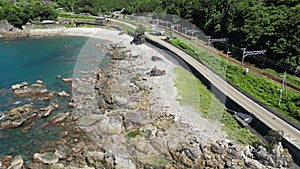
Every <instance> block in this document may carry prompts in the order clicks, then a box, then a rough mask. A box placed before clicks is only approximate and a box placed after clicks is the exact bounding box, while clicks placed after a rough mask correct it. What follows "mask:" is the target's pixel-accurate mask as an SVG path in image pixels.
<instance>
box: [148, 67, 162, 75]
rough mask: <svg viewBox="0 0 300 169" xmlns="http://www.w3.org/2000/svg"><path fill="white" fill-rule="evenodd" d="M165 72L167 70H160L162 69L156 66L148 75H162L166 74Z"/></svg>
mask: <svg viewBox="0 0 300 169" xmlns="http://www.w3.org/2000/svg"><path fill="white" fill-rule="evenodd" d="M165 74H166V71H165V70H160V69H157V68H156V67H154V68H152V70H151V71H150V72H148V73H147V75H149V76H150V77H153V76H162V75H165Z"/></svg>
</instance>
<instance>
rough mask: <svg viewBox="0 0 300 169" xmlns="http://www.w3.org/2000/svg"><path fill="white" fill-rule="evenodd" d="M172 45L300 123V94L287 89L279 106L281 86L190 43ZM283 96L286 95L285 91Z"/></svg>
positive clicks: (179, 41) (174, 43)
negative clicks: (245, 71)
mask: <svg viewBox="0 0 300 169" xmlns="http://www.w3.org/2000/svg"><path fill="white" fill-rule="evenodd" d="M171 44H173V45H174V46H176V47H178V48H180V49H182V50H183V51H185V52H186V53H188V54H190V55H191V56H193V57H194V58H196V59H198V60H199V61H200V62H202V63H203V64H205V65H206V66H208V67H210V68H211V69H212V70H213V71H215V72H216V73H218V74H220V75H221V76H223V77H226V78H227V80H229V81H231V82H232V83H234V84H235V85H236V86H238V87H239V88H241V89H242V90H244V91H245V92H247V93H248V94H250V95H252V96H253V97H255V98H256V99H258V100H260V101H261V102H263V103H264V104H266V105H268V106H270V107H273V108H274V109H276V110H277V111H279V112H281V113H282V114H284V115H286V116H287V117H289V118H290V119H292V120H294V121H296V122H298V123H299V122H300V94H298V93H296V92H293V91H292V90H290V89H287V91H286V96H285V95H283V97H282V101H281V104H280V105H279V104H278V101H279V95H280V91H279V89H280V87H281V86H280V84H277V83H275V82H273V81H272V80H269V79H267V78H266V77H263V76H259V75H257V74H254V73H252V72H249V73H248V74H247V75H244V74H243V71H244V70H243V69H242V68H241V67H240V66H238V65H235V64H233V63H228V64H227V62H226V60H225V59H224V58H220V57H219V56H217V55H216V54H214V53H210V52H208V51H206V50H204V49H202V48H199V47H196V46H195V45H193V44H191V43H189V42H186V41H183V40H180V39H173V40H171ZM283 94H285V91H284V92H283Z"/></svg>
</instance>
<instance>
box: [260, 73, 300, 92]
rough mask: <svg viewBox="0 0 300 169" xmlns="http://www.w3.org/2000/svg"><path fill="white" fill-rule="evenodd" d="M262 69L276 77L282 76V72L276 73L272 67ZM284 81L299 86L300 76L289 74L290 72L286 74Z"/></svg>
mask: <svg viewBox="0 0 300 169" xmlns="http://www.w3.org/2000/svg"><path fill="white" fill-rule="evenodd" d="M264 71H265V72H266V73H268V74H271V75H273V76H276V77H278V78H281V79H282V78H283V74H284V73H278V72H276V71H275V70H272V69H264ZM286 81H287V82H288V83H289V84H292V85H293V86H296V87H297V88H300V78H299V77H297V76H296V75H290V74H286Z"/></svg>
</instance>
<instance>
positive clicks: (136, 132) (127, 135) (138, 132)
mask: <svg viewBox="0 0 300 169" xmlns="http://www.w3.org/2000/svg"><path fill="white" fill-rule="evenodd" d="M138 135H141V132H140V131H138V130H136V131H131V132H129V133H127V134H126V137H127V138H134V137H136V136H138Z"/></svg>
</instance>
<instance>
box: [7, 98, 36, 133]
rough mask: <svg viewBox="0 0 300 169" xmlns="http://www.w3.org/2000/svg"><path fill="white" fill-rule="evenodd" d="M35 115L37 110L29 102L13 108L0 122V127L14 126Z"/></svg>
mask: <svg viewBox="0 0 300 169" xmlns="http://www.w3.org/2000/svg"><path fill="white" fill-rule="evenodd" d="M36 115H37V110H36V109H35V108H34V106H33V105H31V104H26V105H24V106H21V107H17V108H13V109H11V110H10V111H8V113H7V115H6V116H5V118H4V119H3V120H2V122H1V129H5V128H15V127H19V126H20V125H22V124H23V123H24V122H26V121H27V120H30V119H31V118H33V117H34V116H36Z"/></svg>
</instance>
